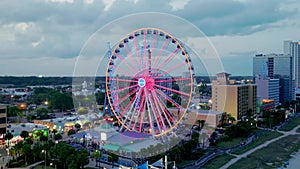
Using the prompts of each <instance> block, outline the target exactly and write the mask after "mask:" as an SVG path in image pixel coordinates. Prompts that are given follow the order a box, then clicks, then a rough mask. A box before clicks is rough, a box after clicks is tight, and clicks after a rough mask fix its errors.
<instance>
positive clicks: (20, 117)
mask: <svg viewBox="0 0 300 169" xmlns="http://www.w3.org/2000/svg"><path fill="white" fill-rule="evenodd" d="M17 116H18V119H19V122H21V120H22V119H23V117H24V114H23V112H22V111H20V112H17Z"/></svg>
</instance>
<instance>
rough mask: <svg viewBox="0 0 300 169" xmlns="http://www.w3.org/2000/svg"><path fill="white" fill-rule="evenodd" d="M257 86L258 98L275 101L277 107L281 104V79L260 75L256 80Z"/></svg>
mask: <svg viewBox="0 0 300 169" xmlns="http://www.w3.org/2000/svg"><path fill="white" fill-rule="evenodd" d="M255 84H256V85H257V98H258V100H259V101H262V100H263V99H268V100H273V101H274V104H275V105H278V104H279V79H271V78H269V77H266V76H264V75H258V76H257V77H256V78H255Z"/></svg>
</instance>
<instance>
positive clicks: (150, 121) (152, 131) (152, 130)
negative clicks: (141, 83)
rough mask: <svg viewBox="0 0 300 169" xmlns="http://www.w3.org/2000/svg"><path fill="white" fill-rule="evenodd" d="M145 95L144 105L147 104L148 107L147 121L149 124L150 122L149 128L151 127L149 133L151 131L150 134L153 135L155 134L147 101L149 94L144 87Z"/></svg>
mask: <svg viewBox="0 0 300 169" xmlns="http://www.w3.org/2000/svg"><path fill="white" fill-rule="evenodd" d="M145 96H146V105H147V108H148V121H149V124H150V129H151V133H152V136H153V137H154V135H155V128H154V126H153V121H152V115H151V109H150V102H149V98H148V97H149V96H148V94H147V92H146V89H145Z"/></svg>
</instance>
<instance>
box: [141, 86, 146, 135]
mask: <svg viewBox="0 0 300 169" xmlns="http://www.w3.org/2000/svg"><path fill="white" fill-rule="evenodd" d="M144 90H145V88H144ZM144 93H145V92H144ZM139 111H140V125H139V132H141V131H142V127H143V119H144V115H145V111H146V101H145V96H143V97H142V101H141V107H140V109H139Z"/></svg>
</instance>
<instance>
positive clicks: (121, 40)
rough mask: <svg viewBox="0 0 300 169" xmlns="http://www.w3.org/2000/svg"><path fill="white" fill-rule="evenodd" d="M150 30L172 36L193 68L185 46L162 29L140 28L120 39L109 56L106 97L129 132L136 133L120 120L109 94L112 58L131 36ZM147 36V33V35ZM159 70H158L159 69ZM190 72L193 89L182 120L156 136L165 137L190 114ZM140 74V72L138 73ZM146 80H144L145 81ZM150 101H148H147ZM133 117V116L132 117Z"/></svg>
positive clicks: (190, 72) (181, 117)
mask: <svg viewBox="0 0 300 169" xmlns="http://www.w3.org/2000/svg"><path fill="white" fill-rule="evenodd" d="M148 30H156V31H159V32H163V33H164V34H165V35H168V36H170V39H172V40H175V43H176V45H178V46H179V48H180V49H181V50H182V52H183V56H185V59H186V60H187V64H188V68H191V67H192V64H191V60H190V57H189V55H188V53H187V52H186V49H185V48H184V46H183V45H182V44H181V42H180V41H179V40H177V39H176V38H175V37H174V36H173V35H171V34H170V33H168V32H166V31H164V30H162V29H159V28H140V29H137V30H134V31H132V32H130V33H128V34H127V35H125V36H124V37H123V38H122V39H120V40H119V41H118V43H116V45H115V47H114V48H113V50H112V52H111V54H110V56H109V62H108V65H107V68H106V80H105V82H106V95H107V97H108V102H109V105H110V109H111V110H112V112H113V114H114V116H115V117H116V118H117V120H118V122H119V123H121V124H122V126H123V127H124V128H125V129H127V130H129V131H135V130H133V129H131V128H130V127H128V126H126V124H124V122H122V119H120V117H119V116H118V113H116V110H115V107H114V104H113V103H112V101H111V99H112V98H111V96H110V93H109V91H110V90H109V89H110V87H109V85H108V84H109V82H110V80H111V79H110V77H109V68H110V62H111V61H112V57H113V56H114V55H115V54H116V50H117V49H118V47H119V46H120V44H122V43H123V42H124V40H125V39H126V38H128V37H130V36H131V35H133V34H135V33H136V32H140V31H148ZM146 34H147V33H146ZM157 69H158V68H157ZM188 70H189V75H190V78H189V80H190V82H191V83H190V84H191V87H190V92H189V95H188V101H187V106H185V108H183V114H182V115H181V116H180V118H179V119H178V120H177V121H176V122H175V123H174V125H173V126H171V127H170V128H169V129H168V130H165V131H161V132H160V133H158V134H154V136H161V135H165V134H167V133H168V132H170V131H172V130H173V129H174V128H175V127H177V126H178V125H179V124H180V123H181V121H182V120H183V118H184V117H185V116H186V114H187V113H188V108H189V105H190V102H191V98H192V92H193V85H192V84H193V83H194V82H193V81H194V79H193V70H192V69H188ZM138 73H139V72H138ZM139 80H140V79H137V81H139ZM143 80H144V79H143ZM140 87H144V86H140ZM147 100H148V99H147ZM132 117H133V115H132Z"/></svg>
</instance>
